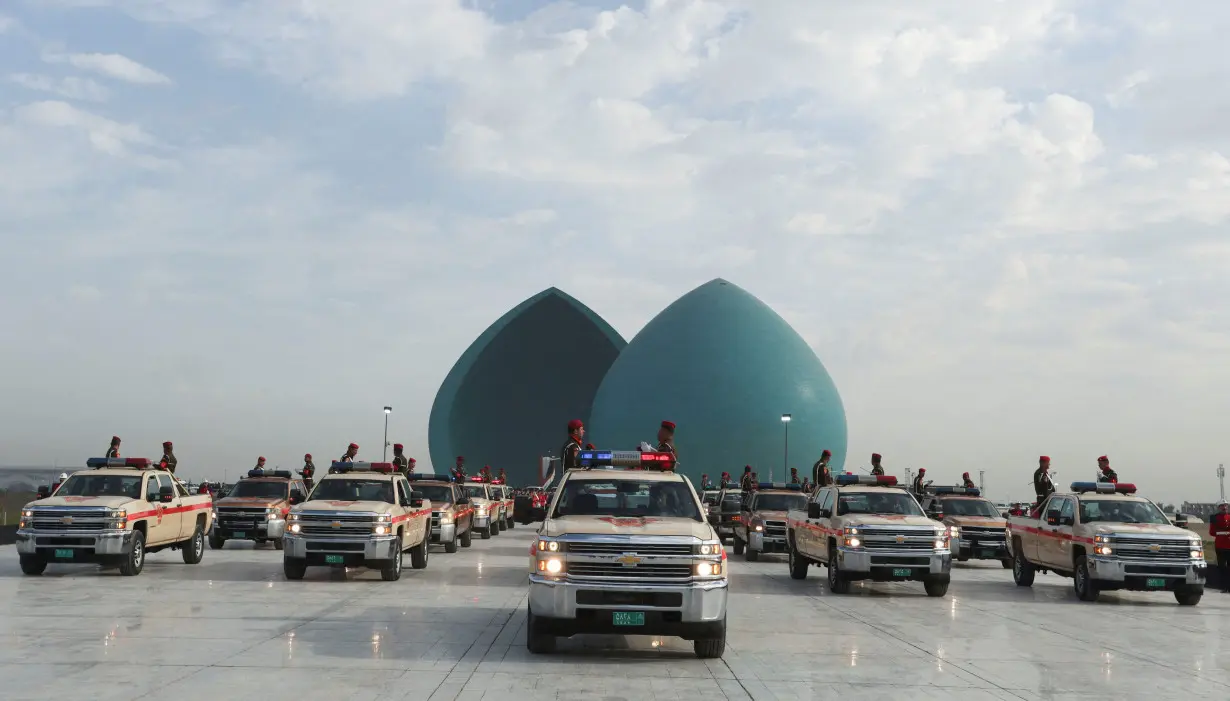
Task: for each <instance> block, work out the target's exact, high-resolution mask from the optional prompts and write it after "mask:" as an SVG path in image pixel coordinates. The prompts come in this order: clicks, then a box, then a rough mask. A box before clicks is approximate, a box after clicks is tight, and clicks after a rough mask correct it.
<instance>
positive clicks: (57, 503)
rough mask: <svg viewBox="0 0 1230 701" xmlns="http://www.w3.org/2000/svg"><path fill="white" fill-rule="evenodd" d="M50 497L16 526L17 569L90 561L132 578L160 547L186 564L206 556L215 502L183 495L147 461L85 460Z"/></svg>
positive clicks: (23, 515)
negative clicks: (82, 467)
mask: <svg viewBox="0 0 1230 701" xmlns="http://www.w3.org/2000/svg"><path fill="white" fill-rule="evenodd" d="M86 466H87V467H89V468H91V469H89V470H85V471H82V472H77V473H75V474H73V475H72V476H70V477H69V478H68V480H67V481H65V482H64V484H62V485H61V486H60V488H59V489H58V490H57V491H56V493H55V494H54V495H53V496H49V497H46V498H44V499H40V500H38V501H36V502H32V503H30V504H27V505H26V506H25V508H23V509H22V512H21V521H20V522H19V523H18V526H17V529H18V530H17V553H18V557H19V558H20V560H21V571H22V572H24V573H26V574H31V575H35V574H42V573H43V571H45V570H46V569H47V565H48V564H49V563H82V562H96V563H99V564H102V565H104V566H116V567H119V570H120V574H122V575H124V576H129V577H131V576H133V575H137V574H140V573H141V570H142V569H144V568H145V558H146V556H147V555H148V554H150V553H155V552H158V551H159V550H165V549H171V550H179V551H181V552H182V553H183V557H184V562H185V563H186V564H189V565H195V564H198V563H200V561H201V558H202V557H204V554H205V534H206V532H208V531H209V527H210V523H211V521H212V515H211V513H210V505H211V504H212V502H213V500H212V498H211V497H210V496H209V495H208V494H200V495H196V494H189V493H188V491H187V490H186V489H184V487H183V485H182V484H180V483H179V482H178V481H176V480H175V479H174V476H173V475H172V474H171V473H169V472H165V471H162V470H157V469H154V463H152V462H151V461H150V460H149V459H148V458H90V459H89V460H87V461H86Z"/></svg>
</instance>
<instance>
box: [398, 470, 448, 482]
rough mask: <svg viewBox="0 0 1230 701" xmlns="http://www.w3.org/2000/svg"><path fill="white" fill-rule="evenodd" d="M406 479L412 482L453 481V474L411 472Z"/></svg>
mask: <svg viewBox="0 0 1230 701" xmlns="http://www.w3.org/2000/svg"><path fill="white" fill-rule="evenodd" d="M406 479H408V480H410V481H411V482H452V481H453V476H452V475H437V474H430V475H428V474H424V473H419V472H411V473H410V474H409V475H406Z"/></svg>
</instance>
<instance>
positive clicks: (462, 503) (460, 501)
mask: <svg viewBox="0 0 1230 701" xmlns="http://www.w3.org/2000/svg"><path fill="white" fill-rule="evenodd" d="M469 503H470V497H467V496H462V497H460V498H458V499H457V504H458V505H459V506H465V505H466V504H469Z"/></svg>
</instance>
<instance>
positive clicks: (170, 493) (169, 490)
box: [158, 487, 175, 504]
mask: <svg viewBox="0 0 1230 701" xmlns="http://www.w3.org/2000/svg"><path fill="white" fill-rule="evenodd" d="M174 500H175V487H159V488H158V501H160V502H162V503H164V504H165V503H167V502H169V501H174Z"/></svg>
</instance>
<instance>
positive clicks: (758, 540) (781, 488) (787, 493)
mask: <svg viewBox="0 0 1230 701" xmlns="http://www.w3.org/2000/svg"><path fill="white" fill-rule="evenodd" d="M806 508H807V496H806V495H805V494H803V493H802V487H801V486H800V485H797V484H784V483H781V482H777V483H773V482H761V483H760V484H758V485H756V489H755V490H753V491H751V492H748V493H747V495H746V496H745V497H744V499H743V506H742V511H741V512H740V515H741V518H740V519H739V520H738V521H735V522H734V540H735V554H736V555H743V557H744V559H746V560H747V561H748V562H755V561H756V560H757V559H758V558H759V557H760V554H761V553H784V552H786V515H787V514H788V513H789V512H790V511H792V510H797V511H801V510H804V509H806Z"/></svg>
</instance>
